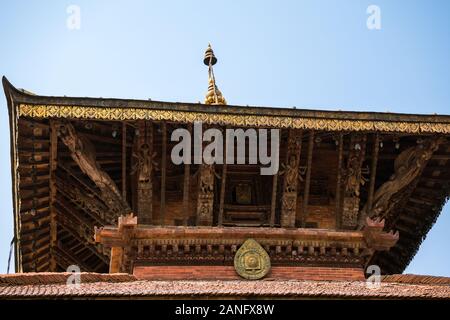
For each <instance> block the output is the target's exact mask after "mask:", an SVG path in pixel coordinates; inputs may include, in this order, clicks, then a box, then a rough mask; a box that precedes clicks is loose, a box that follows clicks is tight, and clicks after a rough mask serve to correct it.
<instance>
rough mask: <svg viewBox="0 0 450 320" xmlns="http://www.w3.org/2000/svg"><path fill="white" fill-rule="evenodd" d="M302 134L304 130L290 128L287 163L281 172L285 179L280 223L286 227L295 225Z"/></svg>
mask: <svg viewBox="0 0 450 320" xmlns="http://www.w3.org/2000/svg"><path fill="white" fill-rule="evenodd" d="M302 136H303V132H302V131H301V130H296V129H291V130H289V136H288V142H287V144H288V145H287V151H286V163H285V164H283V165H282V166H283V169H282V172H281V174H282V175H283V176H284V179H283V190H282V194H281V217H280V224H281V226H282V227H284V228H293V227H295V220H296V211H297V192H298V182H299V180H300V175H299V165H300V156H301V150H302Z"/></svg>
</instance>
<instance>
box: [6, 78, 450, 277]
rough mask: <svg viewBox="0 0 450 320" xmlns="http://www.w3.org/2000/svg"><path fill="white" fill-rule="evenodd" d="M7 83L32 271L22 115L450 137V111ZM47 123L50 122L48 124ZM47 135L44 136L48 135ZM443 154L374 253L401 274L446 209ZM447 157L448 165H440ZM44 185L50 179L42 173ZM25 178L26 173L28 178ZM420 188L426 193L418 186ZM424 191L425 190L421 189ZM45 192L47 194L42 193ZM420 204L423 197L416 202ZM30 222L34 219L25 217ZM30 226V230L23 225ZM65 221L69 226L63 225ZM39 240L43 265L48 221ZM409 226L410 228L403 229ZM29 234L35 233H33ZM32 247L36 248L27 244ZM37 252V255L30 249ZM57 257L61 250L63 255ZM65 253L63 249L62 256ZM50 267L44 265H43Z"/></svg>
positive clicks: (449, 174) (447, 177)
mask: <svg viewBox="0 0 450 320" xmlns="http://www.w3.org/2000/svg"><path fill="white" fill-rule="evenodd" d="M3 87H4V91H5V95H6V99H7V104H8V111H9V119H10V152H11V177H12V196H13V208H14V234H15V237H16V239H17V241H16V244H15V265H16V272H21V271H29V270H30V269H29V267H28V266H26V267H24V264H27V262H26V261H22V251H23V249H24V248H23V247H21V242H20V240H21V239H20V238H21V236H22V234H24V233H27V232H29V230H30V229H27V228H31V227H32V220H26V221H25V220H23V219H22V217H21V216H20V201H21V199H20V198H21V197H22V195H21V192H20V191H22V190H19V182H20V181H19V174H18V171H19V170H18V157H19V154H18V148H19V146H18V140H17V136H18V133H19V132H20V131H21V130H23V128H19V127H18V119H19V118H20V119H21V121H23V120H27V119H30V118H32V119H36V120H37V124H38V125H40V123H41V122H42V121H44V122H48V120H49V119H53V118H68V119H73V120H77V119H79V120H105V121H121V120H124V121H127V120H130V121H133V120H139V119H149V120H157V121H161V120H167V121H168V122H173V123H177V122H178V123H183V122H184V123H185V122H193V121H196V120H199V121H204V122H210V123H218V124H221V125H234V126H237V127H245V126H249V127H258V126H260V127H267V128H270V127H274V128H301V129H305V130H318V131H341V132H343V131H345V132H355V131H363V132H368V133H373V132H379V133H386V134H397V133H404V134H406V135H412V136H425V135H434V134H442V135H444V136H446V137H450V115H419V114H399V113H381V112H349V111H317V110H306V109H287V108H272V107H270V108H268V107H246V106H245V107H244V106H231V105H227V106H215V105H204V104H200V103H198V104H194V103H173V102H160V101H147V100H130V99H109V98H106V99H104V98H76V97H52V96H38V95H32V94H28V93H24V92H22V91H20V90H18V89H16V88H15V87H14V86H12V84H11V83H9V81H8V80H7V79H6V78H5V77H3ZM45 126H47V127H48V125H47V124H46V125H45ZM43 139H46V138H45V137H44V138H43ZM443 150H444V152H441V153H440V154H439V155H434V156H433V157H432V159H431V160H430V165H429V166H430V167H429V169H427V168H426V172H425V173H424V174H423V175H422V176H421V177H420V181H419V187H418V188H417V190H415V191H414V192H413V194H412V195H411V201H409V202H408V203H407V204H406V206H405V208H404V211H403V212H399V214H398V216H396V217H395V219H392V220H391V221H390V220H387V221H386V224H387V226H388V227H389V230H400V234H401V236H400V240H399V241H398V242H397V244H396V245H395V246H394V247H393V248H392V250H391V251H389V252H380V253H377V254H375V256H374V259H373V263H376V264H380V265H386V266H388V267H386V269H388V271H389V273H399V272H402V271H403V269H404V268H405V267H406V266H407V265H408V263H409V261H410V260H411V259H412V257H413V256H414V255H415V253H416V251H417V250H418V248H419V245H420V243H421V242H422V241H423V239H424V238H425V236H426V234H427V232H428V231H429V229H430V228H431V227H432V225H433V224H434V222H435V220H436V219H437V217H438V216H439V214H440V212H441V209H442V206H443V205H444V204H445V202H446V200H447V198H448V196H449V195H450V183H449V181H450V160H447V159H450V146H449V143H446V145H445V146H444V148H443ZM439 157H445V159H446V163H445V164H440V162H441V161H442V159H440V158H439ZM431 166H442V167H440V169H441V170H442V172H441V176H440V177H435V176H434V175H433V169H432V168H431ZM42 178H43V180H42V183H43V184H45V183H46V181H47V180H45V179H46V178H45V176H44V177H42ZM22 179H24V177H22ZM420 189H422V191H421V190H420ZM424 189H426V190H425V191H423V190H424ZM43 197H46V196H45V193H44V196H43ZM417 201H419V202H421V204H420V205H417ZM27 219H30V218H27ZM36 219H41V220H43V219H48V217H47V213H46V212H40V211H38V212H37V213H36ZM24 221H25V222H26V223H29V225H27V226H26V227H27V228H23V230H22V232H21V228H22V225H23V224H24ZM61 226H63V227H67V228H66V229H69V228H68V227H69V226H64V223H61ZM41 227H42V228H41V229H39V230H38V235H39V238H38V239H36V243H37V248H36V249H35V253H36V258H35V259H36V261H37V263H41V265H42V266H45V265H44V263H45V262H46V259H47V257H48V253H47V251H48V250H47V248H46V246H47V244H46V243H47V239H46V238H45V234H44V235H41V234H42V233H44V231H45V230H46V228H47V226H45V225H42V226H41ZM403 230H407V232H405V231H403ZM29 236H30V237H31V234H30V235H29ZM27 250H28V251H27V252H29V251H30V252H31V251H33V250H32V249H29V248H27ZM26 254H27V255H28V254H31V253H26ZM58 254H59V253H58ZM61 255H63V253H61ZM43 268H44V267H43Z"/></svg>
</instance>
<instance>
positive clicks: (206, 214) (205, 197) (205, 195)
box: [197, 164, 215, 226]
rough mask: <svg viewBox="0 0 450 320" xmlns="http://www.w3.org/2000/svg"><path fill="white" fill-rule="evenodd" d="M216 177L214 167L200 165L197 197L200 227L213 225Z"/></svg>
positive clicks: (198, 223)
mask: <svg viewBox="0 0 450 320" xmlns="http://www.w3.org/2000/svg"><path fill="white" fill-rule="evenodd" d="M214 176H215V173H214V165H208V164H201V165H200V167H199V173H198V196H197V225H199V226H212V223H213V209H214Z"/></svg>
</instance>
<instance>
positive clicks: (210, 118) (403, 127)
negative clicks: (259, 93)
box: [18, 104, 450, 133]
mask: <svg viewBox="0 0 450 320" xmlns="http://www.w3.org/2000/svg"><path fill="white" fill-rule="evenodd" d="M18 111H19V112H18V114H19V117H32V118H44V119H45V118H71V119H93V120H155V121H161V120H165V121H173V122H188V123H189V122H194V121H202V122H204V123H208V124H214V123H217V124H223V125H231V126H238V127H239V126H249V127H272V128H296V129H310V130H324V131H381V132H403V133H450V123H439V122H406V121H402V122H400V121H378V120H348V119H319V118H306V117H293V116H267V115H260V116H259V115H239V114H215V113H207V112H194V111H178V110H155V109H146V108H108V107H85V106H57V105H31V104H20V105H19V110H18Z"/></svg>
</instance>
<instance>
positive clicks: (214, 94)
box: [203, 44, 227, 105]
mask: <svg viewBox="0 0 450 320" xmlns="http://www.w3.org/2000/svg"><path fill="white" fill-rule="evenodd" d="M203 63H204V64H205V65H207V66H208V92H207V93H206V97H205V104H219V105H225V104H227V101H226V100H225V98H224V97H223V95H222V92H220V90H219V88H218V87H217V85H216V79H215V77H214V70H213V65H215V64H216V63H217V58H216V56H215V55H214V51H213V50H212V48H211V45H210V44H208V48H207V49H206V51H205V58H204V59H203Z"/></svg>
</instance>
